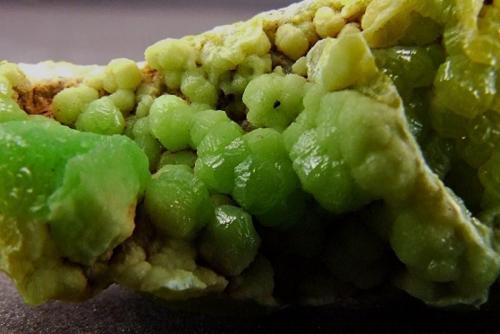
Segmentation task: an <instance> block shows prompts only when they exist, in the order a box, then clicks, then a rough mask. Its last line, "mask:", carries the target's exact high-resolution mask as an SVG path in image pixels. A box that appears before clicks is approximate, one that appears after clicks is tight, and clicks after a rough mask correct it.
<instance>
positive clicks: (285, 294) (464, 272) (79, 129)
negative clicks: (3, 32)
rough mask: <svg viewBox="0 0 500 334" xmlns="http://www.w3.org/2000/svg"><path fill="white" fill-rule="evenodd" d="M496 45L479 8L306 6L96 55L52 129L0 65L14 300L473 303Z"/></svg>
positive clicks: (485, 209)
mask: <svg viewBox="0 0 500 334" xmlns="http://www.w3.org/2000/svg"><path fill="white" fill-rule="evenodd" d="M499 29H500V4H499V3H498V1H493V2H492V3H489V4H487V2H484V3H483V2H482V1H476V0H464V1H463V0H445V1H437V0H426V1H417V0H404V1H396V0H368V1H357V0H353V1H347V0H346V1H343V0H340V1H334V0H312V1H307V2H304V3H302V4H299V5H297V7H291V8H289V9H287V10H285V11H284V12H274V13H273V14H262V15H258V16H256V17H255V18H253V19H251V20H249V21H247V22H240V23H236V24H234V25H232V26H228V27H223V28H222V29H220V30H213V31H210V32H207V33H204V34H201V35H197V36H188V37H185V38H182V39H166V40H163V41H160V42H158V43H156V44H154V45H153V46H151V47H149V48H148V49H147V50H146V52H145V58H146V64H145V65H144V68H139V67H138V66H137V65H136V64H135V63H134V62H133V61H130V60H127V59H116V60H113V61H111V62H110V63H109V64H108V65H107V66H106V67H105V68H104V69H102V70H101V71H100V72H96V73H90V74H88V75H86V76H85V77H84V78H82V79H83V80H81V83H79V84H78V85H76V86H75V87H71V88H66V89H64V90H62V91H60V92H58V93H57V95H55V97H53V99H52V97H51V98H50V99H51V104H50V110H49V114H48V116H53V118H54V119H55V120H49V119H47V118H46V117H43V116H32V115H28V114H27V113H26V112H25V111H23V109H22V107H23V106H24V105H23V101H24V100H23V94H26V91H29V87H30V84H31V83H30V82H29V80H28V79H27V78H26V77H25V76H24V75H23V73H22V72H21V71H20V70H19V69H18V68H17V67H16V66H15V65H13V64H10V63H0V270H2V271H4V272H5V273H7V274H8V275H9V276H10V277H11V278H12V279H13V280H14V282H15V283H16V285H17V287H18V289H19V291H20V293H21V295H22V296H23V297H24V299H25V300H26V302H28V303H33V304H38V303H43V302H45V301H48V300H52V299H62V300H80V299H84V298H87V297H89V296H91V295H92V294H94V293H97V292H98V291H100V290H101V289H103V288H105V287H106V286H108V285H109V284H112V283H119V284H122V285H125V286H127V287H129V288H132V289H134V290H137V291H140V292H146V293H149V294H153V295H156V296H158V297H161V298H163V299H166V300H169V301H183V300H191V299H192V298H198V297H203V298H212V297H214V298H216V300H220V298H222V299H236V300H245V301H248V300H253V301H256V302H257V303H260V304H265V305H279V304H287V303H306V304H313V305H318V304H325V303H330V302H335V301H336V300H338V299H340V298H342V297H346V296H348V297H349V298H350V297H352V296H354V298H358V297H359V298H362V296H363V295H364V294H365V293H366V294H369V295H374V294H375V295H377V294H378V293H379V292H380V291H385V292H384V293H387V291H392V292H394V293H397V291H405V292H406V293H408V294H410V295H412V296H414V297H416V298H418V299H420V300H422V301H423V302H425V303H428V304H432V305H436V306H451V305H458V304H465V305H472V306H479V305H481V304H483V303H485V302H487V301H488V297H489V296H488V294H489V289H490V287H491V286H492V285H494V284H495V282H496V281H497V279H498V276H499V274H500V253H499V250H500V245H499V240H500V239H499V238H498V233H499V232H498V224H497V219H500V218H497V217H499V207H500V190H499V189H500V151H499V146H498V145H499V144H500V116H499V114H498V113H499V112H500V97H499V96H500V94H499V93H498V89H499V88H500V86H499V82H500V79H499V78H500V76H499V75H498V70H499V68H500V65H499V64H500V35H499V31H500V30H499ZM27 111H28V109H27ZM205 300H206V299H205Z"/></svg>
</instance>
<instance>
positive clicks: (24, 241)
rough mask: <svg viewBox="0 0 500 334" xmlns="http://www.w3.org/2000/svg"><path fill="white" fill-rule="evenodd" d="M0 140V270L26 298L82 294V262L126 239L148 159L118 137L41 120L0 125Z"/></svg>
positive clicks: (35, 300)
mask: <svg viewBox="0 0 500 334" xmlns="http://www.w3.org/2000/svg"><path fill="white" fill-rule="evenodd" d="M0 142H1V143H2V149H1V150H0V199H1V200H0V212H1V214H0V230H1V231H2V233H1V234H0V246H1V247H0V269H1V270H4V271H6V272H8V273H9V274H10V275H11V276H12V277H13V278H14V279H15V280H16V282H17V283H18V287H19V288H20V290H21V291H23V292H24V296H25V298H26V300H27V301H30V302H35V303H36V302H38V301H43V300H45V299H48V298H63V299H73V298H77V297H78V296H79V295H81V294H83V293H84V290H85V289H86V287H85V285H86V284H85V276H84V275H83V271H82V269H81V268H83V267H82V266H81V265H83V266H85V265H92V264H93V263H95V262H96V261H97V260H98V259H99V257H101V256H103V255H106V254H107V252H109V251H111V250H113V248H114V247H115V246H117V245H118V244H120V243H121V242H123V241H124V240H125V239H126V238H128V237H129V236H130V235H131V234H132V232H133V230H134V215H135V206H136V203H137V201H138V200H139V198H140V197H141V195H142V193H143V191H144V189H145V186H146V183H147V182H148V179H149V171H148V162H147V158H146V156H145V154H144V153H143V152H142V151H141V150H140V149H139V148H138V147H137V146H136V145H135V144H134V143H133V142H132V141H131V140H130V139H128V138H126V137H124V136H101V135H96V134H91V133H83V132H78V131H75V130H72V129H69V128H67V127H65V126H62V125H60V124H58V123H56V122H54V121H51V120H48V119H47V120H45V119H42V118H35V119H31V120H27V121H12V122H6V123H2V124H0ZM63 258H64V259H66V260H65V261H64V262H63ZM69 263H72V264H71V265H70V264H69ZM65 268H66V269H67V270H66V269H65ZM65 271H67V272H65ZM56 273H58V274H56ZM28 280H29V281H31V282H28ZM25 283H26V286H24V284H25ZM36 284H40V286H43V287H44V289H45V290H44V291H45V292H43V293H40V291H36V290H37V289H36ZM33 285H35V286H33ZM46 286H50V287H52V288H53V289H52V290H54V291H51V288H45V287H46ZM73 290H75V291H73ZM68 291H69V292H68ZM46 294H48V295H47V296H46Z"/></svg>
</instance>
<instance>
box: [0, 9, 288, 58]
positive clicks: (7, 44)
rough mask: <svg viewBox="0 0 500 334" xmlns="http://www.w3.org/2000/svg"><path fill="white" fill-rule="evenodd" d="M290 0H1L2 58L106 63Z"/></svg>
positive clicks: (140, 56)
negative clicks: (170, 38) (161, 40)
mask: <svg viewBox="0 0 500 334" xmlns="http://www.w3.org/2000/svg"><path fill="white" fill-rule="evenodd" d="M292 2H293V1H292V0H254V1H249V0H207V1H203V0H198V1H196V0H167V1H159V0H156V1H153V0H144V1H123V0H122V1H118V0H115V1H111V0H108V1H97V0H93V1H92V0H91V1H69V0H68V1H64V0H59V1H54V0H52V1H33V0H31V1H26V0H21V1H14V0H7V1H5V0H0V59H7V60H10V61H13V62H29V63H35V62H38V61H41V60H47V59H52V60H67V61H71V62H74V63H79V64H94V63H98V64H104V63H107V62H108V61H109V60H110V59H111V58H117V57H128V58H132V59H135V60H142V59H143V58H144V56H143V52H144V50H145V48H146V47H147V46H148V45H151V44H152V43H154V42H156V41H158V40H160V39H163V38H166V37H180V36H183V35H186V34H195V33H198V32H202V31H205V30H208V29H210V28H212V27H213V26H216V25H221V24H227V23H232V22H235V21H238V20H244V19H246V18H249V17H251V16H253V15H254V14H256V13H259V12H260V11H263V10H269V9H273V8H279V7H282V6H286V5H287V4H290V3H292Z"/></svg>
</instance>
